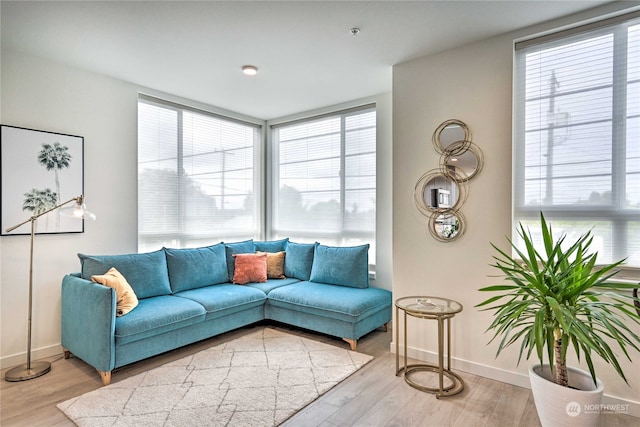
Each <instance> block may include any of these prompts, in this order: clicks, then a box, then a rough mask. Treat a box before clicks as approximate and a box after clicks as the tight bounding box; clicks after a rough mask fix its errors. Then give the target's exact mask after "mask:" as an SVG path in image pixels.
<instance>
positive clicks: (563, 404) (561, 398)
mask: <svg viewBox="0 0 640 427" xmlns="http://www.w3.org/2000/svg"><path fill="white" fill-rule="evenodd" d="M567 371H568V375H569V387H562V386H560V385H558V384H556V383H555V382H554V379H553V375H552V374H551V370H550V369H549V366H548V365H534V366H531V367H529V380H530V381H531V391H532V392H533V400H534V402H535V404H536V410H537V412H538V417H539V418H540V423H541V424H542V427H564V426H567V427H573V426H580V427H589V426H596V425H597V424H598V416H599V415H600V403H601V402H602V394H603V393H604V386H603V385H602V382H601V381H600V379H597V384H595V385H594V384H593V379H592V378H591V374H589V373H588V372H585V371H583V370H581V369H576V368H571V367H567Z"/></svg>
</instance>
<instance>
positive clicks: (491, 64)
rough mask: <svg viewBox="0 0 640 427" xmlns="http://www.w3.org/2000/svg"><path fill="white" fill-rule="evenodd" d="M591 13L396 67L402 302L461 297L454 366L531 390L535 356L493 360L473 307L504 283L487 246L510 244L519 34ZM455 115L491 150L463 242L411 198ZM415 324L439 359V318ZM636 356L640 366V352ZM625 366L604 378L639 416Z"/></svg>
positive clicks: (396, 250)
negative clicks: (432, 230)
mask: <svg viewBox="0 0 640 427" xmlns="http://www.w3.org/2000/svg"><path fill="white" fill-rule="evenodd" d="M586 16H591V15H583V16H579V17H573V18H572V19H564V20H562V21H557V22H555V23H551V24H548V25H544V26H540V27H537V28H535V29H529V30H523V31H520V32H518V33H517V34H509V35H506V36H501V37H497V38H493V39H490V40H485V41H482V42H479V43H475V44H472V45H468V46H465V47H461V48H457V49H454V50H450V51H446V52H442V53H439V54H436V55H431V56H428V57H424V58H421V59H417V60H414V61H411V62H407V63H404V64H400V65H397V66H395V67H394V70H393V170H394V177H393V178H394V181H393V257H394V259H393V272H394V274H393V292H394V298H400V297H404V296H412V295H435V296H442V297H449V298H452V299H455V300H457V301H459V302H461V303H462V304H463V306H464V310H463V312H462V313H460V314H459V315H457V316H456V317H455V318H454V319H453V321H452V339H453V340H452V342H453V350H452V353H453V356H454V359H455V364H454V366H455V367H457V368H458V369H460V370H463V371H467V372H473V373H476V374H479V375H483V376H487V377H490V378H495V379H499V380H502V381H506V382H511V383H515V384H519V385H522V386H525V387H528V378H527V376H526V372H527V371H526V370H527V367H528V365H529V362H527V361H524V362H523V363H521V365H520V366H519V367H517V366H516V361H517V348H513V349H511V350H513V351H507V352H506V353H503V354H502V355H501V356H500V358H499V359H495V352H496V349H497V346H496V345H495V343H494V344H491V345H487V343H488V341H489V339H490V337H491V336H490V335H489V334H485V329H486V327H487V326H488V325H489V324H490V322H491V320H492V317H491V315H490V314H489V313H486V312H479V311H478V309H476V308H474V305H476V304H478V303H479V302H481V301H482V300H483V299H484V298H487V297H488V295H484V294H481V293H480V292H478V291H477V290H478V289H479V288H481V287H483V286H487V285H490V284H495V283H497V282H496V279H492V278H491V277H489V275H495V274H496V271H494V270H492V269H491V268H490V267H489V264H490V263H491V262H492V261H493V260H492V258H491V256H492V253H493V252H492V248H491V247H490V244H489V242H494V243H496V244H498V245H499V246H500V247H501V248H503V249H507V250H508V248H509V245H508V243H507V241H506V236H510V233H511V124H512V121H511V120H512V110H511V105H512V56H513V40H514V39H516V38H519V37H522V36H524V35H526V34H533V33H535V32H538V31H542V30H548V29H551V28H555V27H557V26H560V25H564V24H567V23H569V22H575V21H576V20H581V19H582V18H584V17H586ZM451 118H457V119H460V120H462V121H463V122H465V123H466V124H467V125H468V126H469V127H470V129H471V131H472V134H473V137H472V140H473V141H474V142H475V143H476V144H477V145H478V146H479V147H480V148H481V149H482V151H483V152H484V159H485V164H484V169H483V170H482V172H481V173H480V174H479V175H478V176H477V177H475V178H473V179H472V180H471V181H470V182H469V197H468V199H467V201H466V203H465V204H464V205H463V206H462V208H461V211H462V213H463V214H464V216H465V217H466V220H467V229H466V232H465V234H464V235H463V236H462V237H461V238H460V239H459V240H456V241H453V242H449V243H439V242H437V241H436V240H434V239H433V238H432V237H431V236H430V235H429V232H428V230H427V220H426V218H424V217H422V216H421V215H420V213H419V212H418V210H417V209H416V207H415V205H414V203H413V198H412V197H413V189H414V186H415V184H416V181H417V180H418V178H420V176H421V175H422V174H423V173H424V172H426V171H428V170H430V169H434V168H437V167H438V160H439V155H438V154H437V153H436V152H435V150H434V149H433V148H432V145H431V135H432V133H433V131H434V130H435V129H436V127H437V126H438V125H439V124H440V123H441V122H443V121H445V120H447V119H451ZM409 320H410V322H409V326H408V328H407V329H408V341H409V346H410V350H409V355H411V356H413V357H417V358H420V359H422V360H429V361H433V362H435V359H434V356H433V354H434V352H435V351H436V350H437V347H436V343H437V341H436V339H437V336H436V332H437V330H436V323H435V322H434V321H430V320H418V319H409ZM401 333H402V332H401ZM515 347H519V345H516V346H515ZM392 348H393V349H395V345H392ZM633 356H634V359H635V361H636V363H638V361H640V354H638V353H636V354H634V355H633ZM622 358H624V356H622ZM531 362H532V363H533V362H535V361H531ZM623 366H624V368H625V371H626V373H627V375H628V376H629V382H630V384H631V387H628V386H627V385H626V384H625V383H624V382H623V381H622V380H621V379H620V378H619V377H617V374H616V373H615V371H614V370H613V369H612V368H611V367H609V366H608V365H604V364H602V363H598V364H597V369H598V374H599V376H600V377H601V378H602V380H603V382H604V384H605V393H606V394H607V395H608V396H609V399H613V398H612V397H611V396H615V397H617V398H619V399H621V400H615V399H614V401H617V402H620V401H621V402H622V403H630V404H632V405H631V406H632V407H631V408H630V411H632V412H634V413H635V414H636V415H638V416H640V370H639V369H638V368H637V364H636V365H635V367H634V366H632V365H631V363H624V364H623ZM583 367H584V365H583Z"/></svg>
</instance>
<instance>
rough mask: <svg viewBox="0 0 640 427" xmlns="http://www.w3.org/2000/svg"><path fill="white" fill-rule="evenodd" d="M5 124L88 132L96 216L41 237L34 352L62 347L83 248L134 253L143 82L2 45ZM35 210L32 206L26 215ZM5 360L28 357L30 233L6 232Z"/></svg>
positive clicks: (0, 259)
mask: <svg viewBox="0 0 640 427" xmlns="http://www.w3.org/2000/svg"><path fill="white" fill-rule="evenodd" d="M1 77H2V86H1V98H2V110H1V112H2V116H1V117H0V119H1V120H0V121H1V122H2V124H5V125H11V126H20V127H26V128H31V129H38V130H46V131H53V132H61V133H67V134H72V135H80V136H83V137H84V166H85V174H84V194H85V196H86V200H85V201H86V204H87V207H88V209H89V210H91V211H92V212H94V213H95V214H96V215H97V217H98V218H97V221H95V222H93V221H86V222H85V232H84V233H83V234H66V235H64V234H62V235H39V236H36V239H35V243H34V279H33V282H34V299H33V336H32V341H33V342H32V348H33V351H34V353H33V357H34V359H35V358H38V357H41V356H43V355H49V354H52V353H53V354H56V353H59V352H60V348H59V343H60V283H61V279H62V277H63V276H64V274H66V273H69V272H74V271H79V270H80V264H79V261H78V258H77V256H76V254H77V253H78V252H85V253H123V252H135V251H136V245H137V235H136V229H137V209H136V198H137V186H136V182H137V171H136V151H137V150H136V135H137V89H136V88H135V87H134V86H132V85H129V84H126V83H123V82H119V81H116V80H113V79H109V78H105V77H102V76H99V75H95V74H91V73H86V72H83V71H79V70H74V69H71V68H68V67H65V66H61V65H59V64H56V63H52V62H50V61H45V60H41V59H37V58H34V57H29V56H23V55H21V54H19V53H15V52H10V51H6V50H3V51H2V75H1ZM27 218H28V214H27V213H25V219H27ZM0 245H1V247H2V250H1V252H0V254H1V255H0V265H1V272H0V280H1V293H0V295H1V297H0V304H1V306H0V309H1V314H0V324H1V327H0V328H1V329H0V334H1V338H2V339H1V343H0V344H1V347H0V354H1V357H2V359H1V360H2V367H7V366H10V365H13V364H16V363H24V361H25V356H24V355H25V351H26V347H27V344H26V342H27V338H26V336H27V302H28V274H29V265H28V261H29V237H28V236H3V237H2V238H0Z"/></svg>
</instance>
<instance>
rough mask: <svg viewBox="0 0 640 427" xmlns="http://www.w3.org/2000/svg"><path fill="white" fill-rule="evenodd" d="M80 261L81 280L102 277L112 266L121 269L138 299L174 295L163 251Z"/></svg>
mask: <svg viewBox="0 0 640 427" xmlns="http://www.w3.org/2000/svg"><path fill="white" fill-rule="evenodd" d="M78 258H80V265H81V274H82V278H83V279H86V280H91V276H94V275H96V276H101V275H103V274H105V273H106V272H107V271H109V269H110V268H111V267H114V268H115V269H116V270H118V271H119V272H120V273H121V274H122V275H123V276H124V277H126V278H127V282H129V284H130V285H131V287H132V288H133V291H134V292H135V294H136V296H137V297H138V299H141V298H149V297H155V296H159V295H169V294H171V286H170V285H169V272H168V270H167V259H166V258H165V255H164V250H162V249H160V250H158V251H155V252H147V253H142V254H126V255H85V254H78Z"/></svg>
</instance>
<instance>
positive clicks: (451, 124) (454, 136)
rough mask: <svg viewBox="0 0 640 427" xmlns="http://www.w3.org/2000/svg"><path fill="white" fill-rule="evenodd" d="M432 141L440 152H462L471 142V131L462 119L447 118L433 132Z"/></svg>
mask: <svg viewBox="0 0 640 427" xmlns="http://www.w3.org/2000/svg"><path fill="white" fill-rule="evenodd" d="M432 142H433V146H434V148H435V150H436V151H437V152H438V153H440V154H449V153H452V154H453V153H462V152H464V151H465V150H466V149H467V147H468V146H469V144H471V131H470V130H469V128H468V127H467V125H466V124H464V123H463V122H461V121H460V120H457V119H451V120H447V121H445V122H443V123H441V124H440V126H438V127H437V128H436V130H435V132H433V137H432Z"/></svg>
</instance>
